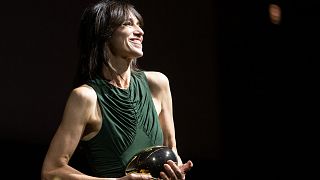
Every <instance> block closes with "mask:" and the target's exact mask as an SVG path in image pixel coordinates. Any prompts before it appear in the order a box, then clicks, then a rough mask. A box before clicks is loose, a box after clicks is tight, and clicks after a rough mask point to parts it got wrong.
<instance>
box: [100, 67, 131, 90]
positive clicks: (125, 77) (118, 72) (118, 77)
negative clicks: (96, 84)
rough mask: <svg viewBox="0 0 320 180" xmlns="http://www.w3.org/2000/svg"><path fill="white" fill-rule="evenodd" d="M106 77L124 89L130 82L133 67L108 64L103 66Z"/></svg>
mask: <svg viewBox="0 0 320 180" xmlns="http://www.w3.org/2000/svg"><path fill="white" fill-rule="evenodd" d="M102 73H103V76H104V78H106V79H108V80H110V81H109V83H110V84H112V85H114V86H116V87H118V88H122V89H126V88H128V87H129V84H130V77H131V68H130V66H127V67H126V68H124V67H122V68H121V69H119V68H114V67H113V68H111V67H108V66H104V67H103V72H102Z"/></svg>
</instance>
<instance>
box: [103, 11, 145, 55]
mask: <svg viewBox="0 0 320 180" xmlns="http://www.w3.org/2000/svg"><path fill="white" fill-rule="evenodd" d="M143 34H144V32H143V30H142V29H141V27H140V24H139V21H138V19H137V18H136V17H135V16H134V15H133V14H132V13H130V15H129V18H128V19H127V20H126V21H125V22H123V23H122V25H121V26H119V27H118V28H117V29H116V30H115V31H114V33H113V35H112V37H111V39H110V42H109V47H110V50H111V52H112V54H113V55H114V56H120V57H122V58H129V59H132V58H138V57H141V56H142V55H143V51H142V41H143Z"/></svg>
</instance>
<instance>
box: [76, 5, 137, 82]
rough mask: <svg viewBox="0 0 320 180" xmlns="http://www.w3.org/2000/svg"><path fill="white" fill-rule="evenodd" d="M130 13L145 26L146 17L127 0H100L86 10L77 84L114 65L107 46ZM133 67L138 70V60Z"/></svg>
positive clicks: (81, 34)
mask: <svg viewBox="0 0 320 180" xmlns="http://www.w3.org/2000/svg"><path fill="white" fill-rule="evenodd" d="M130 13H132V14H133V15H134V16H136V17H137V19H138V21H139V23H140V25H143V19H142V16H141V15H140V14H139V13H138V12H137V11H136V10H135V8H134V6H133V5H132V4H130V3H129V1H126V0H100V1H98V2H97V3H94V4H91V5H90V6H88V7H87V8H86V9H85V10H84V12H83V14H82V17H81V21H80V26H79V39H78V44H79V50H80V58H79V62H78V69H77V72H76V76H75V80H74V84H73V86H74V87H77V86H80V85H82V84H84V83H86V82H87V81H88V80H90V79H93V78H96V77H97V76H98V75H101V73H102V67H103V65H105V66H107V67H110V62H109V59H108V52H107V48H106V47H107V45H108V42H109V40H110V38H111V36H112V34H113V32H114V31H115V30H116V29H117V28H118V27H119V26H121V25H122V23H123V22H124V21H125V20H127V18H128V17H129V14H130ZM130 67H131V69H132V70H137V69H138V68H137V64H136V59H134V60H133V61H132V63H131V64H130ZM110 69H111V70H112V68H110Z"/></svg>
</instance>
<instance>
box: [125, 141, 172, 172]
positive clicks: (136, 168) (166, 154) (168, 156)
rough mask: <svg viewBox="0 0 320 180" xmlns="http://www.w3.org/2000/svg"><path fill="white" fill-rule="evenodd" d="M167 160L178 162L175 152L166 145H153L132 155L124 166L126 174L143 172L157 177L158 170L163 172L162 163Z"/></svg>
mask: <svg viewBox="0 0 320 180" xmlns="http://www.w3.org/2000/svg"><path fill="white" fill-rule="evenodd" d="M168 160H172V161H173V162H176V163H178V159H177V156H176V155H175V153H174V152H173V151H172V150H171V149H170V148H168V147H166V146H153V147H149V148H146V149H143V150H142V151H140V152H138V153H137V154H136V155H134V156H133V157H132V158H131V160H130V161H129V163H128V165H127V167H126V172H125V173H126V174H130V173H145V174H151V176H152V177H154V178H159V176H160V172H161V171H163V172H164V167H163V165H164V164H165V163H167V161H168Z"/></svg>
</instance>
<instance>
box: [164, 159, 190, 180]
mask: <svg viewBox="0 0 320 180" xmlns="http://www.w3.org/2000/svg"><path fill="white" fill-rule="evenodd" d="M192 166H193V163H192V162H191V161H188V162H187V163H185V164H182V165H180V166H178V165H176V164H175V163H174V162H173V161H171V160H169V161H168V162H167V164H164V169H165V170H166V172H161V173H160V177H161V178H162V179H163V180H169V179H170V180H185V178H186V173H187V172H188V171H189V170H190V169H191V168H192Z"/></svg>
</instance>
